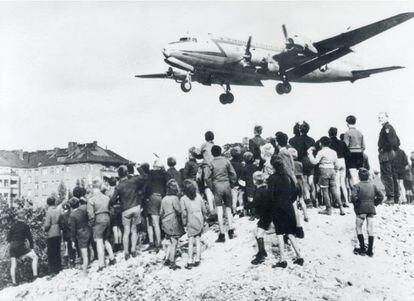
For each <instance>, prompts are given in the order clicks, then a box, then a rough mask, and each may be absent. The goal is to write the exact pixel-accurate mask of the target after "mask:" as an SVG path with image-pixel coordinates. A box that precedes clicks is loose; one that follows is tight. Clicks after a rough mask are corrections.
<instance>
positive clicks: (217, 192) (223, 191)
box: [213, 182, 233, 208]
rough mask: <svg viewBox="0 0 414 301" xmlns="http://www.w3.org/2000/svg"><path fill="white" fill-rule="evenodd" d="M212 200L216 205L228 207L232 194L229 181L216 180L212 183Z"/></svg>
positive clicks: (231, 201)
mask: <svg viewBox="0 0 414 301" xmlns="http://www.w3.org/2000/svg"><path fill="white" fill-rule="evenodd" d="M213 193H214V201H215V203H216V206H223V205H224V206H225V207H230V208H231V206H232V204H233V195H232V193H231V188H230V183H228V182H216V183H213Z"/></svg>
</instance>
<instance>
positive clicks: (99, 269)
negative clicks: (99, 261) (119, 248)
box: [97, 267, 105, 273]
mask: <svg viewBox="0 0 414 301" xmlns="http://www.w3.org/2000/svg"><path fill="white" fill-rule="evenodd" d="M104 268H105V267H99V268H98V270H97V272H98V273H99V272H101V271H103V269H104Z"/></svg>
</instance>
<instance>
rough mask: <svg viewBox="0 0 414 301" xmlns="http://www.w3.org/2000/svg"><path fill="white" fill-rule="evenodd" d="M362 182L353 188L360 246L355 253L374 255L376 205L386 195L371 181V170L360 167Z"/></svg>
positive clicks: (352, 198)
mask: <svg viewBox="0 0 414 301" xmlns="http://www.w3.org/2000/svg"><path fill="white" fill-rule="evenodd" d="M358 177H359V180H360V182H359V183H358V184H356V185H355V186H354V187H353V188H352V194H351V200H352V203H354V211H355V214H356V233H357V237H358V241H359V248H355V249H354V254H356V255H362V256H364V255H365V254H366V255H368V256H370V257H372V256H373V255H374V253H373V252H372V249H373V246H374V215H375V214H376V211H375V206H377V205H379V204H380V203H381V202H382V200H383V199H384V195H383V194H382V192H381V191H380V190H379V189H378V187H377V186H375V184H373V183H371V182H369V181H368V180H369V171H368V170H367V169H365V168H360V169H359V171H358ZM365 219H366V220H367V232H368V250H367V249H366V248H365V243H364V235H363V234H362V226H363V224H364V221H365Z"/></svg>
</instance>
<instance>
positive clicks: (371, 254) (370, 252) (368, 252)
mask: <svg viewBox="0 0 414 301" xmlns="http://www.w3.org/2000/svg"><path fill="white" fill-rule="evenodd" d="M365 254H367V256H369V257H373V256H374V253H373V252H372V251H369V250H368V251H367V252H366V253H365Z"/></svg>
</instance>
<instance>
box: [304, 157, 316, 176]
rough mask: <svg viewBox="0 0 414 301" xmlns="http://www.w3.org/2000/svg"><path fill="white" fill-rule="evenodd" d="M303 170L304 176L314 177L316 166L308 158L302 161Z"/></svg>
mask: <svg viewBox="0 0 414 301" xmlns="http://www.w3.org/2000/svg"><path fill="white" fill-rule="evenodd" d="M302 166H303V167H302V168H303V175H304V176H312V175H313V174H314V173H315V165H313V164H312V163H311V162H310V160H309V158H308V157H307V156H306V157H304V158H303V159H302Z"/></svg>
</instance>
